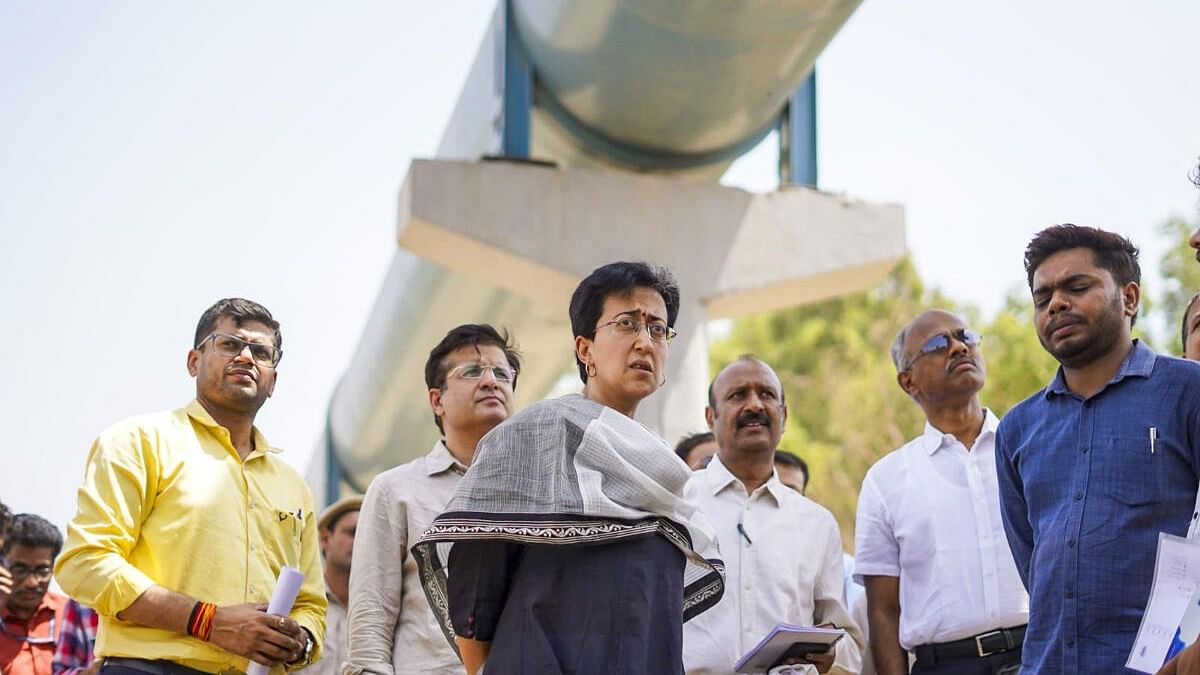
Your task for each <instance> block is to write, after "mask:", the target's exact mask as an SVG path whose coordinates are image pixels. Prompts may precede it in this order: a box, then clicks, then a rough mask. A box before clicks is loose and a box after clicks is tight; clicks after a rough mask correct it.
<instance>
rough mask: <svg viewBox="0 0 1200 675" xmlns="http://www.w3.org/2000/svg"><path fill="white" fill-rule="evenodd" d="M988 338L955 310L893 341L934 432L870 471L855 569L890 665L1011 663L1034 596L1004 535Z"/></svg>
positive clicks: (985, 670) (879, 657) (896, 668)
mask: <svg viewBox="0 0 1200 675" xmlns="http://www.w3.org/2000/svg"><path fill="white" fill-rule="evenodd" d="M981 340H982V338H981V337H980V336H979V334H977V333H975V332H974V331H972V330H971V329H970V328H967V325H966V324H965V323H964V322H963V320H962V319H961V318H960V317H958V316H957V315H955V314H952V313H951V312H948V311H945V310H941V309H934V310H929V311H927V312H924V313H922V314H920V315H919V316H917V317H916V318H915V319H913V320H912V321H911V322H910V323H909V324H908V325H907V326H905V327H904V328H903V329H901V330H900V332H899V333H898V334H897V335H896V339H895V341H894V342H893V344H892V361H893V362H894V363H895V366H896V382H897V383H898V384H899V385H900V388H901V389H903V390H904V392H905V393H906V394H908V395H909V396H910V397H912V399H913V400H914V401H916V403H917V405H919V406H921V410H922V411H923V412H924V413H925V419H926V423H925V431H924V432H923V433H922V434H921V435H920V436H918V437H917V438H914V439H913V440H911V441H909V442H908V443H907V444H905V445H904V446H902V447H900V448H899V449H898V450H895V451H893V452H891V453H889V454H888V455H887V456H885V457H884V458H882V459H880V460H879V461H878V462H876V463H875V465H874V466H872V467H871V469H870V470H869V471H867V475H866V477H865V478H864V479H863V484H862V490H861V492H860V494H859V502H858V515H857V525H856V528H855V533H856V541H855V544H856V545H855V550H856V559H855V568H854V575H855V578H856V579H857V580H860V581H861V582H863V584H864V585H865V586H866V589H867V616H868V625H869V628H868V634H869V635H870V636H871V653H872V657H873V659H874V662H875V668H876V671H877V672H878V673H879V674H880V675H898V674H900V673H907V672H909V671H908V667H909V654H910V653H911V654H912V655H914V656H915V657H916V662H915V664H914V666H913V670H912V672H913V673H938V674H953V675H968V674H970V675H974V674H976V673H978V674H980V675H983V674H990V673H1012V672H1016V670H1017V668H1018V667H1019V666H1020V663H1021V643H1022V638H1023V636H1024V633H1025V623H1026V621H1027V620H1028V598H1027V596H1026V595H1025V590H1024V588H1022V586H1021V580H1020V577H1018V576H1017V570H1016V567H1015V566H1014V565H1013V560H1012V555H1011V554H1010V553H1009V551H1008V547H1007V544H1006V543H1005V540H1004V529H1003V525H1002V523H1001V518H1000V503H999V493H998V491H997V488H996V463H995V458H994V453H995V433H996V426H997V424H999V421H998V420H997V419H996V416H995V415H994V414H992V412H991V411H990V410H988V409H987V408H984V407H983V405H982V404H981V403H980V401H979V390H980V389H982V388H983V385H984V380H985V378H986V366H985V365H984V361H983V355H982V354H980V351H979V345H980V342H981Z"/></svg>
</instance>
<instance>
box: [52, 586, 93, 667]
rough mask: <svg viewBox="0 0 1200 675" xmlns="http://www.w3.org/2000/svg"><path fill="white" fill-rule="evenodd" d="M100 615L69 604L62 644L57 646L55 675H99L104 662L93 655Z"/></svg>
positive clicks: (71, 602) (60, 635)
mask: <svg viewBox="0 0 1200 675" xmlns="http://www.w3.org/2000/svg"><path fill="white" fill-rule="evenodd" d="M99 622H100V615H98V614H96V611H95V610H93V609H92V608H90V607H85V606H83V605H81V604H79V603H78V602H75V601H74V600H69V601H68V602H67V606H66V607H64V608H63V613H62V626H61V627H60V628H59V629H58V630H59V632H58V643H57V644H56V645H55V646H54V675H95V673H96V671H98V670H100V662H99V661H98V660H97V659H96V658H95V655H94V654H93V651H92V650H93V648H94V647H95V646H96V626H97V624H99Z"/></svg>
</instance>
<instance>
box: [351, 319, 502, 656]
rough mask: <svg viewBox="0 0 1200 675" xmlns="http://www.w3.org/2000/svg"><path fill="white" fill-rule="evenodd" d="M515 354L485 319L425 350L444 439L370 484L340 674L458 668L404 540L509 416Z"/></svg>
mask: <svg viewBox="0 0 1200 675" xmlns="http://www.w3.org/2000/svg"><path fill="white" fill-rule="evenodd" d="M520 369H521V359H520V355H519V354H518V353H517V351H516V348H515V347H514V346H513V345H512V343H511V341H510V340H509V337H508V335H507V334H501V333H500V332H498V331H497V330H496V329H495V328H493V327H492V326H489V325H487V324H465V325H462V326H458V327H456V328H453V329H451V330H450V332H448V333H447V334H446V335H445V337H443V338H442V340H441V342H439V343H438V344H437V346H436V347H434V348H433V350H432V351H430V352H429V358H428V359H427V360H426V362H425V386H427V387H428V388H429V407H430V409H431V410H432V412H433V421H434V424H436V425H437V427H438V429H439V430H440V431H441V432H442V438H441V440H439V441H438V442H437V443H436V444H434V446H433V448H432V449H431V450H430V451H429V453H428V454H426V455H425V456H423V457H420V458H418V459H415V460H413V461H411V462H408V463H407V464H402V465H400V466H397V467H394V468H392V469H389V470H387V471H385V472H383V473H381V474H379V475H378V476H376V477H375V480H373V481H371V486H370V487H369V488H368V489H367V494H366V497H364V499H363V504H362V511H360V512H359V518H358V530H357V534H356V535H355V539H354V565H353V567H351V569H350V608H349V610H350V611H349V635H350V654H349V660H348V661H347V662H346V664H345V666H344V670H343V672H345V673H346V675H362V674H363V673H368V674H369V675H404V674H406V673H407V674H411V675H418V674H422V675H424V674H429V673H445V674H452V673H463V672H464V670H463V665H462V662H461V661H459V658H458V655H457V654H455V653H454V650H453V649H451V648H450V645H449V643H448V642H447V641H446V638H445V637H444V635H443V633H442V629H441V627H440V626H439V625H438V623H437V619H436V618H435V616H434V613H433V610H432V609H430V607H429V602H428V600H426V597H425V592H424V590H423V589H422V587H421V578H420V574H419V572H418V569H417V562H416V560H415V559H414V558H413V556H412V555H411V553H410V552H409V544H410V543H411V542H412V541H413V540H415V539H416V538H417V537H419V536H420V535H421V534H422V533H423V532H424V531H425V529H426V528H427V527H429V525H430V523H432V522H433V519H434V517H436V516H437V515H438V514H440V513H441V512H442V511H443V510H445V508H446V504H447V503H448V502H449V501H450V498H451V497H452V496H453V495H454V490H455V488H456V487H457V486H458V483H459V481H460V480H461V479H462V476H463V474H464V473H466V470H467V467H469V466H471V462H472V460H473V459H474V457H475V447H476V445H478V443H479V439H480V438H483V436H484V434H486V433H487V432H489V431H491V430H492V429H494V428H495V427H496V426H497V425H498V424H500V423H501V422H503V421H504V420H506V419H508V416H509V415H511V414H512V407H513V395H514V391H515V390H516V386H517V375H518V373H519V371H520Z"/></svg>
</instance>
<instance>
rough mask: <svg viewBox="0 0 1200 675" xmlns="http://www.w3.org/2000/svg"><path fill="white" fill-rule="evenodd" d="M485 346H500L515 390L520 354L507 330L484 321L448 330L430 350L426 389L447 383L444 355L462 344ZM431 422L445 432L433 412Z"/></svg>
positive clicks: (426, 364)
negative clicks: (511, 374) (510, 369)
mask: <svg viewBox="0 0 1200 675" xmlns="http://www.w3.org/2000/svg"><path fill="white" fill-rule="evenodd" d="M488 346H491V347H499V348H500V349H501V350H502V351H503V352H504V358H505V359H507V360H508V367H509V368H512V371H513V381H512V388H513V391H516V390H517V375H518V374H520V372H521V353H520V352H519V351H517V346H516V344H514V343H513V342H512V339H511V337H510V336H509V334H508V331H507V330H504V331H503V332H501V331H497V330H496V329H495V328H493V327H492V326H491V325H490V324H486V323H465V324H463V325H461V326H455V327H454V328H451V329H450V332H449V333H446V336H445V337H443V338H442V341H441V342H439V343H437V346H436V347H434V348H433V349H432V350H430V352H429V358H428V359H426V360H425V386H426V387H427V388H429V389H441V388H443V387H445V386H446V374H447V372H448V369H447V365H448V364H447V363H446V357H447V356H449V355H450V354H451V353H453V352H454V351H455V350H457V349H461V348H462V347H474V348H476V349H479V348H480V347H488ZM433 421H434V424H437V428H438V431H440V432H442V433H443V434H445V433H446V430H445V429H444V428H443V427H442V418H441V417H438V416H437V415H436V414H435V415H434V416H433Z"/></svg>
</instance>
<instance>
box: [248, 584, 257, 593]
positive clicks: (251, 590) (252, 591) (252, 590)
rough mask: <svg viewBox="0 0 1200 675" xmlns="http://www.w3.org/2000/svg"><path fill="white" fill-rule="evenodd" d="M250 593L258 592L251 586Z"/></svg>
mask: <svg viewBox="0 0 1200 675" xmlns="http://www.w3.org/2000/svg"><path fill="white" fill-rule="evenodd" d="M250 592H251V593H257V592H258V590H256V589H255V588H254V587H253V586H251V587H250Z"/></svg>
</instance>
